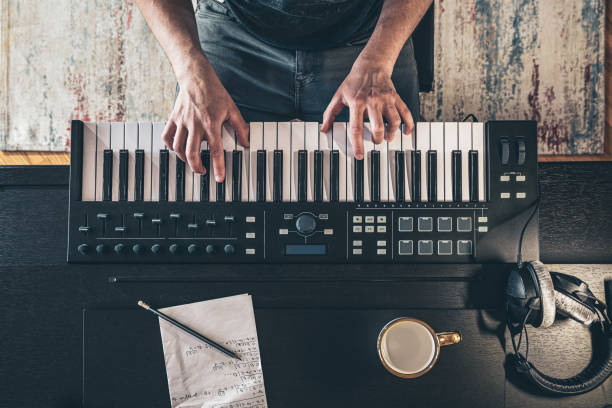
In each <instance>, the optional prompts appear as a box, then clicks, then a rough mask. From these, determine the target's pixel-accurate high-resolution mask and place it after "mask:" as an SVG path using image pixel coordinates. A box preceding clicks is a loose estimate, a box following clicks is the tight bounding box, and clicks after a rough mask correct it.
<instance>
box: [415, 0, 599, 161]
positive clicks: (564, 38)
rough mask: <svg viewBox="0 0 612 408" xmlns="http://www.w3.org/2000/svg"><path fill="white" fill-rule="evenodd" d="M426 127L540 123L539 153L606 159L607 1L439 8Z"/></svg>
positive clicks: (469, 0)
mask: <svg viewBox="0 0 612 408" xmlns="http://www.w3.org/2000/svg"><path fill="white" fill-rule="evenodd" d="M435 7H436V9H435V44H436V49H435V52H434V54H435V63H434V64H435V72H434V82H435V83H434V92H433V93H430V94H422V95H421V102H422V108H421V110H422V115H423V118H424V119H425V120H436V121H437V120H443V121H452V120H461V119H463V118H464V117H465V115H467V114H469V113H473V114H475V115H476V116H477V117H478V118H479V119H480V120H492V119H501V120H503V119H534V120H537V121H538V137H539V152H540V153H541V154H601V153H603V152H604V145H603V142H604V124H605V114H604V109H605V97H604V71H603V67H604V24H605V10H604V0H554V1H553V0H465V1H457V0H455V1H450V0H438V1H436V5H435Z"/></svg>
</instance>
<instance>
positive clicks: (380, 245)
mask: <svg viewBox="0 0 612 408" xmlns="http://www.w3.org/2000/svg"><path fill="white" fill-rule="evenodd" d="M376 246H379V247H384V246H387V241H376Z"/></svg>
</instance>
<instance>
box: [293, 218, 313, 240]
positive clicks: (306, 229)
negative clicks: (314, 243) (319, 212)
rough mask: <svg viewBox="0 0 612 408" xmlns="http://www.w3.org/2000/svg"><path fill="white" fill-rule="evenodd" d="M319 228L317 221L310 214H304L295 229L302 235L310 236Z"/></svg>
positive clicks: (297, 221)
mask: <svg viewBox="0 0 612 408" xmlns="http://www.w3.org/2000/svg"><path fill="white" fill-rule="evenodd" d="M315 228H317V221H316V220H315V218H314V217H313V216H312V215H310V214H302V215H300V216H299V217H297V220H295V229H296V230H297V232H299V233H300V234H302V235H310V234H312V233H313V232H314V230H315Z"/></svg>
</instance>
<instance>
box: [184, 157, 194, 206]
mask: <svg viewBox="0 0 612 408" xmlns="http://www.w3.org/2000/svg"><path fill="white" fill-rule="evenodd" d="M193 175H194V173H193V170H191V167H189V163H185V201H193V178H194V177H193Z"/></svg>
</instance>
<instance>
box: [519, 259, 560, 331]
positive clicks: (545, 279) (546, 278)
mask: <svg viewBox="0 0 612 408" xmlns="http://www.w3.org/2000/svg"><path fill="white" fill-rule="evenodd" d="M525 267H526V268H528V269H530V270H531V271H533V274H534V275H535V277H536V279H537V284H538V288H539V290H540V309H541V315H542V321H541V322H540V324H539V325H537V326H534V327H550V326H552V324H553V323H554V322H555V314H556V313H557V309H556V306H555V288H554V286H553V281H552V278H551V277H550V272H548V269H546V267H545V266H544V264H543V263H542V262H540V261H532V262H527V264H526V265H525Z"/></svg>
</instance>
